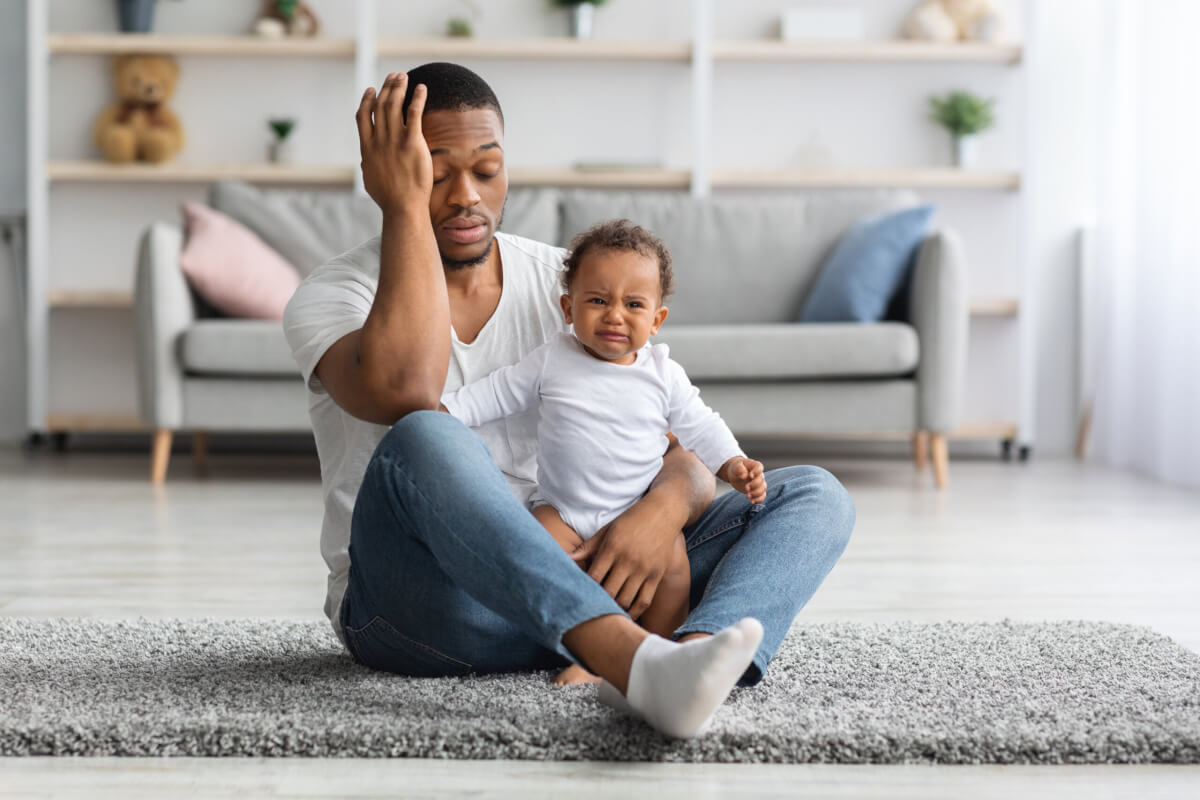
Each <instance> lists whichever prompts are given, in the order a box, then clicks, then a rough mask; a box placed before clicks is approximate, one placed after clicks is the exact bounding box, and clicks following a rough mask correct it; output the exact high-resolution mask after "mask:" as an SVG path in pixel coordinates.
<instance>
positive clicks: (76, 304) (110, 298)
mask: <svg viewBox="0 0 1200 800" xmlns="http://www.w3.org/2000/svg"><path fill="white" fill-rule="evenodd" d="M46 302H47V303H48V304H49V305H50V307H51V308H132V307H133V292H131V291H129V290H122V289H52V290H51V291H50V292H49V293H48V294H47V296H46Z"/></svg>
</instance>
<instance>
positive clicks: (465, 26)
mask: <svg viewBox="0 0 1200 800" xmlns="http://www.w3.org/2000/svg"><path fill="white" fill-rule="evenodd" d="M446 35H447V36H449V37H451V38H457V39H470V38H471V37H472V36H474V35H475V29H474V28H472V27H471V20H469V19H463V18H462V17H452V18H450V19H448V20H446Z"/></svg>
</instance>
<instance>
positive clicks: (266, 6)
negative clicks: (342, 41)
mask: <svg viewBox="0 0 1200 800" xmlns="http://www.w3.org/2000/svg"><path fill="white" fill-rule="evenodd" d="M320 32H321V23H320V22H319V21H318V20H317V15H316V14H314V13H313V10H312V9H311V8H309V6H308V4H307V3H302V2H300V0H264V2H263V7H262V11H260V12H259V14H258V18H257V19H256V20H255V21H254V33H256V34H258V35H259V36H262V37H264V38H268V39H282V38H283V37H285V36H316V35H317V34H318V33H320Z"/></svg>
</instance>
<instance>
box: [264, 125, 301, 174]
mask: <svg viewBox="0 0 1200 800" xmlns="http://www.w3.org/2000/svg"><path fill="white" fill-rule="evenodd" d="M267 127H269V128H270V129H271V132H272V133H274V134H275V139H274V140H273V141H272V142H271V144H270V146H269V147H268V148H267V160H268V161H270V162H271V163H272V164H286V163H288V162H290V161H291V160H292V154H291V147H290V146H289V145H288V135H289V134H291V132H292V129H293V128H295V127H296V120H294V119H291V118H287V117H278V118H275V119H269V120H267Z"/></svg>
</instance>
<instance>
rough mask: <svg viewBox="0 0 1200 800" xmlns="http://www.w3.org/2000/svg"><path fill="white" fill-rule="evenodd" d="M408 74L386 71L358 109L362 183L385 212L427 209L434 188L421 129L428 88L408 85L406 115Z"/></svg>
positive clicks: (431, 163) (356, 118)
mask: <svg viewBox="0 0 1200 800" xmlns="http://www.w3.org/2000/svg"><path fill="white" fill-rule="evenodd" d="M407 91H408V76H407V75H405V74H403V73H400V74H396V73H391V74H389V75H388V76H387V78H386V80H384V83H383V88H382V89H380V90H379V92H378V93H376V91H375V88H374V87H369V88H368V89H367V91H366V92H365V93H364V94H363V97H362V102H360V103H359V105H358V112H357V113H356V114H355V115H354V118H355V121H356V122H357V124H358V143H359V151H360V153H361V154H362V173H363V187H364V188H365V189H366V190H367V194H369V195H370V196H371V198H372V199H373V200H374V201H375V202H376V203H377V204H378V205H379V207H380V209H382V210H383V213H384V214H391V213H398V212H400V211H401V210H403V209H405V208H406V207H409V208H413V209H419V210H421V213H424V214H428V208H429V196H430V193H431V192H432V191H433V159H432V157H431V156H430V155H429V146H428V145H427V144H426V143H425V136H424V134H422V132H421V115H422V114H423V113H424V112H425V100H426V97H427V96H428V92H427V90H426V88H425V86H424V84H421V85H418V86H417V87H416V89H414V90H413V93H412V100H411V102H410V103H409V107H408V118H407V120H406V119H405V117H404V114H403V113H402V109H403V107H404V95H405V93H406V92H407Z"/></svg>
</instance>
